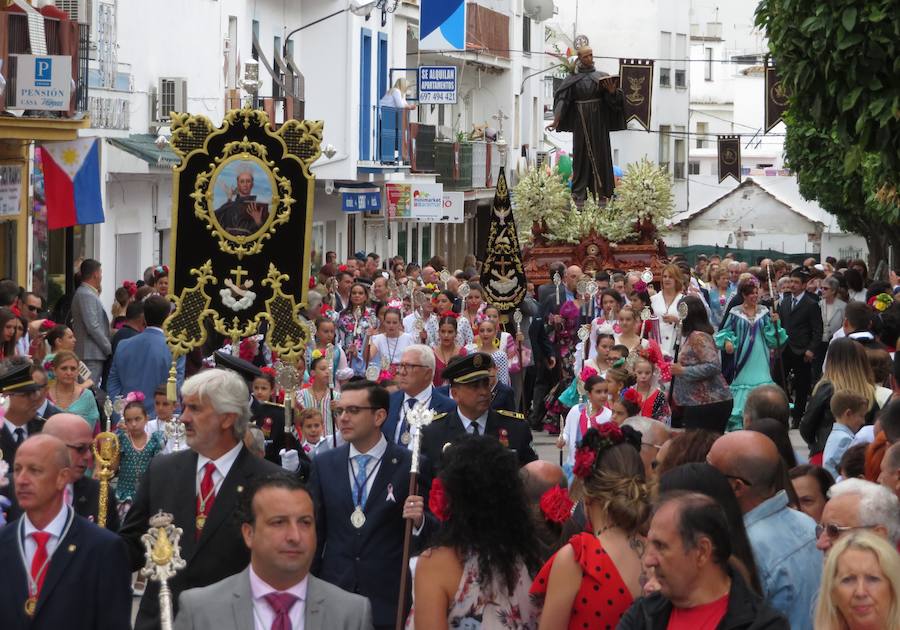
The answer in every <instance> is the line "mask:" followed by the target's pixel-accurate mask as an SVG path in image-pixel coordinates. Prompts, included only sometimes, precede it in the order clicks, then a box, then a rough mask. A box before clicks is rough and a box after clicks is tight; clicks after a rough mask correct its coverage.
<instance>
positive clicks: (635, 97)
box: [619, 59, 653, 131]
mask: <svg viewBox="0 0 900 630" xmlns="http://www.w3.org/2000/svg"><path fill="white" fill-rule="evenodd" d="M619 77H620V78H619V88H620V89H621V90H622V94H623V96H624V97H625V99H624V100H625V123H626V124H627V123H628V122H630V121H632V120H636V121H637V122H639V123H640V124H641V126H642V127H643V128H644V129H646V130H647V131H650V110H651V103H652V102H653V60H652V59H619Z"/></svg>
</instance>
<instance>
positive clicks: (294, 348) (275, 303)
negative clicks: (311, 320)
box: [257, 263, 309, 359]
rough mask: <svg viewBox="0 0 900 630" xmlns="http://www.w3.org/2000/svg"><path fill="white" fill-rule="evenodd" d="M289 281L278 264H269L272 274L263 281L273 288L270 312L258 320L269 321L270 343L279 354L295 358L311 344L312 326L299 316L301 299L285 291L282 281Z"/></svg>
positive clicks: (267, 301) (260, 316)
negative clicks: (308, 325) (307, 324)
mask: <svg viewBox="0 0 900 630" xmlns="http://www.w3.org/2000/svg"><path fill="white" fill-rule="evenodd" d="M286 280H288V276H287V275H286V274H283V273H281V272H280V271H278V269H276V268H275V265H273V264H271V263H270V264H269V273H268V275H267V276H266V278H265V280H263V281H262V283H263V285H264V286H270V287H272V294H273V295H272V297H271V298H269V299H268V300H266V312H265V313H260V314H259V315H257V320H259V319H260V318H265V319H268V320H269V330H268V332H267V333H266V343H267V344H268V346H269V347H270V348H272V350H274V351H275V352H277V353H278V354H279V355H281V356H283V357H285V358H287V359H294V358H295V357H296V356H298V355H300V354H301V353H303V352H304V351H305V349H306V345H307V344H308V343H309V329H308V327H307V326H306V325H305V324H304V323H303V322H302V321H300V318H299V317H298V316H297V306H298V305H297V302H296V301H295V300H294V296H293V295H287V294H286V293H284V292H283V291H282V290H281V284H282V282H284V281H286Z"/></svg>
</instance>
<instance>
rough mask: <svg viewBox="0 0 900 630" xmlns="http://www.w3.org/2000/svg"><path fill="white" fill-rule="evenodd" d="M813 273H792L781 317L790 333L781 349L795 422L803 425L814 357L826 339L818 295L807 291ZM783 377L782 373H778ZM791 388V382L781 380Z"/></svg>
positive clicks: (787, 331) (781, 309) (800, 270)
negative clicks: (823, 336)
mask: <svg viewBox="0 0 900 630" xmlns="http://www.w3.org/2000/svg"><path fill="white" fill-rule="evenodd" d="M808 281H809V274H808V273H807V272H806V271H804V270H803V269H799V268H798V269H794V270H793V271H792V272H791V283H790V289H791V292H790V294H786V295H785V296H784V299H782V300H781V304H779V306H778V317H779V319H780V320H781V325H782V326H783V327H784V331H785V332H786V333H787V336H788V342H787V347H786V348H785V349H784V350H783V351H782V352H781V361H782V363H783V365H784V379H785V380H790V382H791V388H792V390H793V394H794V408H793V409H792V410H791V425H792V426H793V427H794V428H796V427H798V426H800V419H801V418H802V417H803V412H804V411H806V400H807V399H808V398H809V391H810V388H811V387H812V383H811V382H810V381H811V379H812V360H813V358H814V357H815V354H816V346H817V345H818V343H819V341H821V339H822V311H821V309H820V308H819V303H818V302H817V301H816V298H815V296H813V295H811V294H809V293H807V291H806V283H807V282H808ZM778 380H781V375H780V374H779V375H778ZM779 385H781V387H782V388H783V389H785V390H787V383H784V382H782V383H779Z"/></svg>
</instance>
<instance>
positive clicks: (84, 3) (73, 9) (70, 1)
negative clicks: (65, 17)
mask: <svg viewBox="0 0 900 630" xmlns="http://www.w3.org/2000/svg"><path fill="white" fill-rule="evenodd" d="M56 8H57V9H62V10H63V11H65V12H66V13H68V14H69V19H70V20H72V21H73V22H81V23H83V24H90V22H91V6H90V0H56Z"/></svg>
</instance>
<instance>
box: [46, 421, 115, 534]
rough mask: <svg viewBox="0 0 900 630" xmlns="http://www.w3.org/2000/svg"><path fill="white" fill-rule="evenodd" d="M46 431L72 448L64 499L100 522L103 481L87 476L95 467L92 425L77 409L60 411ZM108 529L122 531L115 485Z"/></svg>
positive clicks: (49, 423) (78, 511)
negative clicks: (101, 483) (101, 484)
mask: <svg viewBox="0 0 900 630" xmlns="http://www.w3.org/2000/svg"><path fill="white" fill-rule="evenodd" d="M43 433H46V434H47V435H52V436H54V437H57V438H59V439H60V440H62V441H63V443H64V444H65V445H66V448H67V449H68V450H69V461H70V462H71V466H70V467H69V471H70V477H69V483H68V484H67V485H66V489H65V490H64V491H63V500H64V501H65V503H66V505H68V506H69V507H71V508H74V510H75V513H76V514H78V515H79V516H83V517H84V518H86V519H87V520H89V521H90V522H92V523H96V522H97V512H98V511H99V509H100V482H99V481H97V480H96V479H92V478H91V477H87V476H85V473H86V472H87V471H88V470H90V469H91V468H93V467H94V454H93V453H92V452H91V443H92V441H93V437H94V436H93V432H92V431H91V425H89V424H88V423H87V421H86V420H85V419H84V418H82V417H81V416H77V415H75V414H74V413H58V414H56V415H55V416H53V417H52V418H50V419H48V420H47V423H46V424H45V425H44V430H43ZM106 529H108V530H109V531H111V532H118V531H119V512H118V501H116V492H115V490H114V489H113V488H110V489H109V503H108V504H107V510H106Z"/></svg>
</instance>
